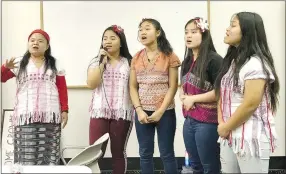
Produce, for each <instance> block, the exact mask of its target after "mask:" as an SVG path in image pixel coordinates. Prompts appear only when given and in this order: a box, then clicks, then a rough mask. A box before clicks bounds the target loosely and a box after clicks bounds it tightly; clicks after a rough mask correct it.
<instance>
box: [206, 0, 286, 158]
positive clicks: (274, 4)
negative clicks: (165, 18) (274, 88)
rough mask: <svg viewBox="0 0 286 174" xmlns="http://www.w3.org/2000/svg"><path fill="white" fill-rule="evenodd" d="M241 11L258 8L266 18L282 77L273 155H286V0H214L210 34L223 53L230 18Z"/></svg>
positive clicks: (270, 41) (276, 64)
mask: <svg viewBox="0 0 286 174" xmlns="http://www.w3.org/2000/svg"><path fill="white" fill-rule="evenodd" d="M221 9H223V12H222V10H221ZM241 11H249V12H256V13H258V14H260V15H261V17H262V19H263V21H264V26H265V30H266V35H267V39H268V44H269V47H270V50H271V52H272V56H273V58H274V64H275V68H276V71H277V75H278V78H279V80H280V93H279V95H280V104H279V107H278V111H277V115H276V116H275V120H276V125H277V126H276V129H277V133H278V135H279V137H280V139H279V145H280V146H279V148H278V149H277V151H276V152H275V153H274V154H273V156H285V67H284V66H285V1H253V2H251V1H236V2H231V1H211V14H210V16H211V34H212V37H213V40H214V44H215V46H216V49H217V51H218V53H219V54H220V55H221V56H224V55H225V54H226V50H227V45H226V44H224V42H223V38H224V36H225V33H226V28H227V27H228V26H229V23H230V18H231V16H232V15H233V14H234V13H237V12H241Z"/></svg>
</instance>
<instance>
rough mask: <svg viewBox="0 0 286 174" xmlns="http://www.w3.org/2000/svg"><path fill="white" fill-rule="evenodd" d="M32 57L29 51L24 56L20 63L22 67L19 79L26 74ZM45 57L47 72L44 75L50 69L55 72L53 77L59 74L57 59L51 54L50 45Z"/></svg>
mask: <svg viewBox="0 0 286 174" xmlns="http://www.w3.org/2000/svg"><path fill="white" fill-rule="evenodd" d="M48 44H49V43H48ZM30 57H31V53H30V52H29V51H26V53H25V54H24V56H23V58H22V60H21V62H20V67H19V72H18V75H17V78H20V76H21V74H22V73H26V67H27V65H28V63H29V59H30ZM44 57H45V72H44V73H46V72H47V70H48V69H51V70H52V72H53V74H52V76H55V75H56V74H57V67H56V59H55V58H54V57H53V56H52V54H51V46H50V45H49V48H48V49H47V50H46V51H45V53H44Z"/></svg>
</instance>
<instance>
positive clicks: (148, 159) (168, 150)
mask: <svg viewBox="0 0 286 174" xmlns="http://www.w3.org/2000/svg"><path fill="white" fill-rule="evenodd" d="M145 112H146V113H147V115H149V116H151V115H152V113H153V112H151V111H145ZM135 127H136V134H137V139H138V143H139V154H140V167H141V173H142V174H152V173H154V164H153V153H154V136H155V128H157V137H158V145H159V151H160V157H161V159H162V161H163V164H164V170H165V173H166V174H176V173H177V162H176V158H175V152H174V138H175V132H176V113H175V109H171V110H167V111H165V113H164V114H163V116H162V118H161V119H160V121H159V122H158V123H149V124H141V123H140V122H139V121H138V116H137V114H135Z"/></svg>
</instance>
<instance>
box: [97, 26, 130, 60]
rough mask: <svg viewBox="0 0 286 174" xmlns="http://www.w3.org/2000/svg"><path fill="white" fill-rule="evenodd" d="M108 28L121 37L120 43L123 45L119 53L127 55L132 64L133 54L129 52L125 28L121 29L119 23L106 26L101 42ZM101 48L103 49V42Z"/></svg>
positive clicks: (123, 55) (122, 55)
mask: <svg viewBox="0 0 286 174" xmlns="http://www.w3.org/2000/svg"><path fill="white" fill-rule="evenodd" d="M108 30H110V31H113V32H114V33H115V34H116V35H117V36H118V37H119V39H120V45H121V47H120V52H119V54H120V56H121V57H125V58H126V59H127V60H128V63H129V65H130V64H131V59H132V56H131V54H130V52H129V49H128V45H127V40H126V37H125V34H124V31H123V29H121V28H120V27H119V26H117V25H112V26H110V27H108V28H106V29H105V30H104V32H103V34H102V37H101V43H102V41H103V37H104V33H105V32H106V31H108ZM100 49H103V44H101V45H100ZM99 63H101V62H99Z"/></svg>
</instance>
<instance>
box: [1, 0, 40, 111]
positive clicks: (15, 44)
mask: <svg viewBox="0 0 286 174" xmlns="http://www.w3.org/2000/svg"><path fill="white" fill-rule="evenodd" d="M1 4H2V8H1V12H2V28H1V29H2V31H1V35H2V39H1V43H2V45H1V46H2V47H1V48H2V55H1V62H2V63H4V62H5V61H6V59H10V58H11V57H13V56H15V57H18V56H21V55H24V53H25V51H26V48H27V40H28V35H29V34H30V32H31V31H32V30H34V29H36V28H40V17H39V14H40V2H21V1H18V2H13V1H12V2H11V1H10V2H9V1H3V2H2V3H1ZM15 94H16V83H15V80H10V81H8V82H7V83H5V84H1V98H2V103H1V113H2V109H12V108H13V104H14V96H15Z"/></svg>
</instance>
